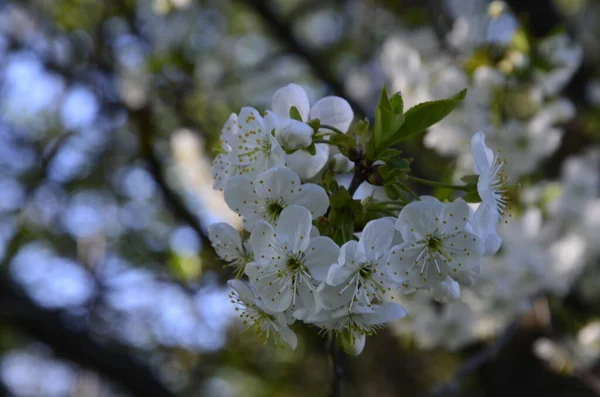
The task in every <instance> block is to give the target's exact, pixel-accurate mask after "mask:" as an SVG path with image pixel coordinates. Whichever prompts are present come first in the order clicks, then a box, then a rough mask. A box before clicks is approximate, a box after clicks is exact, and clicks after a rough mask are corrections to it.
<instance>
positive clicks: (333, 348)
mask: <svg viewBox="0 0 600 397" xmlns="http://www.w3.org/2000/svg"><path fill="white" fill-rule="evenodd" d="M327 344H328V345H329V346H328V347H329V354H330V355H331V369H332V377H331V397H342V386H343V383H344V376H345V371H344V365H343V363H342V359H343V357H342V354H343V353H342V352H341V351H340V347H339V346H338V344H337V342H336V338H335V335H334V334H333V333H331V332H330V333H329V337H328V340H327Z"/></svg>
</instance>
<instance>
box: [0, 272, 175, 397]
mask: <svg viewBox="0 0 600 397" xmlns="http://www.w3.org/2000/svg"><path fill="white" fill-rule="evenodd" d="M0 298H2V300H10V301H11V302H13V303H15V304H18V306H19V310H20V311H21V312H22V313H26V314H27V315H12V316H11V315H8V316H7V315H6V314H7V313H4V315H3V313H0V323H6V324H9V325H11V326H15V327H17V328H19V329H21V330H22V331H23V332H25V333H27V334H28V335H30V336H32V337H33V338H35V339H37V340H40V341H41V342H43V343H46V344H47V345H49V346H51V347H52V348H53V349H54V350H55V351H56V352H57V353H58V354H60V355H62V356H64V357H66V358H68V359H70V360H73V361H74V362H76V363H78V364H80V365H82V366H84V367H89V368H92V369H95V370H97V371H98V372H99V373H101V374H103V375H105V376H106V377H107V378H108V379H111V380H114V381H115V382H117V383H118V384H120V385H121V386H123V387H124V388H125V389H126V390H128V391H129V392H131V393H132V394H133V395H135V396H140V397H142V396H143V397H147V396H157V397H174V396H175V395H174V394H173V393H172V392H171V391H170V390H168V389H167V388H166V387H165V386H164V385H163V384H162V383H161V382H160V381H158V380H157V379H156V376H155V375H154V374H153V373H152V371H151V370H150V369H149V368H148V367H146V366H145V365H144V364H142V363H141V362H139V361H137V360H135V359H134V358H133V357H132V356H130V355H129V354H128V353H126V348H125V347H124V346H121V345H119V344H118V343H116V342H115V341H111V343H110V346H109V344H108V343H99V342H97V341H96V340H95V339H94V336H93V335H92V334H91V333H89V332H87V331H84V332H79V331H76V330H74V329H73V328H71V327H68V326H67V325H66V324H65V323H64V321H63V313H62V312H61V311H58V310H48V309H44V308H41V307H39V306H38V305H37V304H36V303H35V302H34V301H33V300H32V299H31V298H30V297H29V296H28V295H27V294H26V293H25V292H24V291H23V290H22V289H21V287H19V286H18V285H17V284H16V283H15V282H14V281H13V280H12V279H11V278H10V277H9V275H8V272H6V271H4V272H2V274H0Z"/></svg>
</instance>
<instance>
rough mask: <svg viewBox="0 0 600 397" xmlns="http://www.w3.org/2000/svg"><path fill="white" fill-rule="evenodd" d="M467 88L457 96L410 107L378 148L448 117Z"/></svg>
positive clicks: (464, 94) (462, 97)
mask: <svg viewBox="0 0 600 397" xmlns="http://www.w3.org/2000/svg"><path fill="white" fill-rule="evenodd" d="M466 94H467V90H466V89H464V90H462V91H461V92H459V93H458V94H456V95H455V96H453V97H451V98H447V99H441V100H439V101H432V102H423V103H420V104H418V105H416V106H413V107H412V108H410V109H409V110H408V111H407V112H406V113H405V114H404V120H403V123H402V124H401V126H400V128H399V129H398V130H397V131H395V132H394V134H393V135H392V136H390V137H389V138H388V139H386V140H385V141H384V142H383V144H382V145H377V147H378V148H382V149H383V148H386V147H390V146H391V145H394V144H396V143H398V142H400V141H402V140H403V139H405V138H408V137H409V136H411V135H414V134H417V133H419V132H421V131H423V130H425V129H427V128H429V127H431V126H432V125H434V124H435V123H437V122H438V121H440V120H442V119H443V118H444V117H446V116H447V115H448V114H449V113H450V112H451V111H453V110H454V109H455V108H456V107H457V106H458V105H460V103H461V102H462V100H463V99H464V98H465V96H466Z"/></svg>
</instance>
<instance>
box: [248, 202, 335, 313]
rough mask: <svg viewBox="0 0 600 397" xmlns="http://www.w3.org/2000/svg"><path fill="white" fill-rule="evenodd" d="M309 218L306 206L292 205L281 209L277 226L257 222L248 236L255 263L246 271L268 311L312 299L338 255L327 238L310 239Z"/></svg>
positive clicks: (282, 309) (279, 310)
mask: <svg viewBox="0 0 600 397" xmlns="http://www.w3.org/2000/svg"><path fill="white" fill-rule="evenodd" d="M311 220H312V216H311V214H310V212H309V211H308V210H307V209H306V208H304V207H300V206H297V205H292V206H289V207H287V208H285V209H284V210H283V211H282V212H281V215H280V216H279V221H278V223H277V226H276V227H273V226H271V225H270V224H269V223H267V222H265V221H259V222H258V223H257V225H256V227H255V228H254V230H253V231H252V234H251V235H250V245H251V247H252V249H253V251H254V257H255V262H253V263H250V264H249V265H248V266H247V267H246V274H247V275H248V277H249V279H250V282H251V283H252V284H253V285H254V286H255V287H256V289H257V291H258V295H259V296H260V297H261V299H262V300H263V302H264V303H265V306H266V307H267V308H268V309H269V310H272V311H275V312H281V311H284V310H287V309H288V308H290V307H292V308H294V307H296V306H304V305H306V304H308V303H309V302H312V301H313V299H314V298H313V296H312V294H313V291H314V289H315V286H316V285H317V284H318V282H320V281H323V280H325V278H326V277H327V271H328V269H329V266H330V265H331V264H332V263H334V262H335V261H336V259H337V257H338V254H339V247H338V246H337V245H336V244H335V243H334V242H333V240H331V239H330V238H329V237H323V236H319V237H314V238H311V236H310V233H311V226H312V225H311ZM298 297H300V300H301V302H299V303H297V300H298V299H297V298H298Z"/></svg>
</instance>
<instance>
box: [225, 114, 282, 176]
mask: <svg viewBox="0 0 600 397" xmlns="http://www.w3.org/2000/svg"><path fill="white" fill-rule="evenodd" d="M277 123H278V119H277V117H275V115H273V114H272V113H269V112H267V114H266V115H265V117H264V118H263V117H262V116H261V115H260V114H259V112H258V110H256V109H254V108H250V107H244V108H242V110H241V111H240V114H239V116H238V119H237V126H238V129H239V131H238V132H237V133H236V134H231V135H224V136H223V138H224V141H225V144H226V145H228V146H229V147H231V151H230V152H229V154H228V160H229V162H230V163H231V164H232V166H235V167H239V174H240V175H243V176H245V177H246V178H250V179H253V178H255V177H256V176H257V175H258V174H261V173H263V172H265V171H266V170H268V169H269V168H272V167H278V166H284V165H285V152H284V151H283V149H282V148H281V145H280V144H279V142H278V141H277V139H275V136H274V131H275V129H276V128H277Z"/></svg>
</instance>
